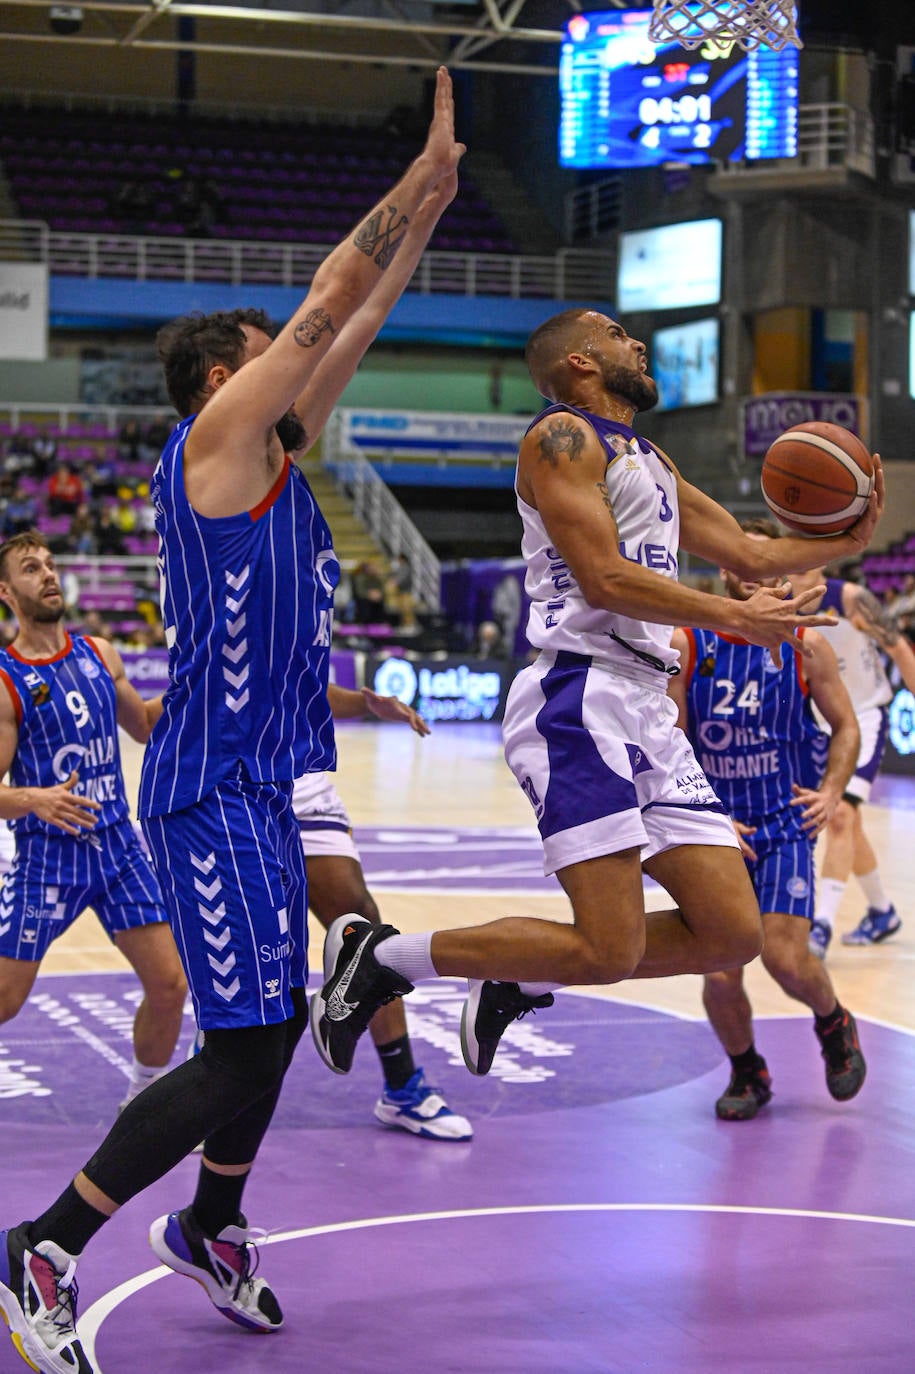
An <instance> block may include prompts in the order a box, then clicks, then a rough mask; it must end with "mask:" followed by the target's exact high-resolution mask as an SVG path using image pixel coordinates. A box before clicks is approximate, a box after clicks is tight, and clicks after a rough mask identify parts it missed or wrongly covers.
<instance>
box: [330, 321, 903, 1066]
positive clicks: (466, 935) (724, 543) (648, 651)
mask: <svg viewBox="0 0 915 1374" xmlns="http://www.w3.org/2000/svg"><path fill="white" fill-rule="evenodd" d="M526 358H527V364H528V368H529V370H530V373H531V376H532V378H533V380H534V383H535V385H536V386H537V388H538V390H539V391H540V392H541V394H542V395H544V396H546V397H548V398H549V399H550V401H551V402H552V404H551V405H549V406H548V407H547V409H546V410H544V411H543V412H541V414H540V415H538V416H537V418H536V419H535V420H534V421H533V423H532V425H531V426H530V428H529V429H528V431H527V434H526V436H525V438H524V440H523V441H522V444H521V449H520V453H519V457H518V468H517V476H516V491H517V496H518V509H519V512H520V515H521V519H522V522H523V527H524V533H523V540H522V551H523V554H524V557H525V560H526V562H527V581H526V586H527V590H528V592H529V594H530V596H531V601H532V606H531V613H530V620H529V623H528V631H527V633H528V638H529V639H530V641H531V643H532V644H533V645H535V646H536V648H538V649H539V650H540V656H539V658H538V659H537V660H536V662H535V663H533V664H532V665H530V666H529V667H527V668H525V669H524V670H523V671H522V672H521V673H520V674H519V675H518V677H517V678H516V679H515V681H514V683H513V685H512V688H511V691H510V693H509V697H508V702H507V705H506V711H505V722H504V740H505V752H506V757H507V759H508V763H509V765H510V767H511V769H512V771H513V772H514V774H515V776H516V778H517V780H518V782H519V784H520V785H521V787H522V788H523V789H524V791H525V792H526V794H527V796H528V797H529V798H530V801H531V804H532V805H533V807H534V810H535V814H536V816H537V821H538V824H539V827H540V833H541V836H542V839H543V848H544V857H545V868H546V871H547V872H549V873H552V872H555V873H556V874H557V876H558V878H559V881H560V883H561V884H562V886H563V888H564V890H565V892H566V894H567V895H568V897H569V900H570V902H571V905H572V912H573V916H574V922H573V923H572V924H571V925H569V924H566V923H563V922H559V921H544V920H536V919H532V918H526V917H513V918H508V919H504V920H498V921H493V922H490V923H489V924H486V925H482V926H475V927H470V928H464V929H459V930H449V931H435V932H425V933H420V934H415V935H391V934H390V933H389V932H387V931H385V930H384V929H383V928H382V929H381V930H380V931H379V930H378V929H377V928H376V927H369V926H367V925H366V924H364V923H362V922H358V921H348V920H346V919H345V918H342V919H341V920H339V921H337V922H335V924H334V926H332V927H331V929H330V931H329V932H328V936H327V940H326V941H325V979H326V981H325V985H324V988H323V989H322V991H321V992H320V993H319V994H316V996H315V997H314V998H313V999H312V1004H311V1017H312V1033H313V1035H314V1038H315V1042H316V1044H317V1046H318V1050H319V1052H320V1054H321V1056H322V1058H323V1059H324V1060H325V1062H326V1063H327V1064H328V1065H329V1066H330V1067H331V1068H333V1069H335V1070H336V1071H337V1072H346V1071H347V1070H348V1068H349V1066H350V1064H351V1062H352V1056H353V1051H354V1048H355V1044H356V1040H357V1039H358V1036H359V1035H360V1034H361V1032H362V1031H363V1030H364V1029H365V1025H366V1018H367V1016H368V1015H370V1014H371V1009H372V1008H373V1007H374V1005H376V1004H377V1002H376V996H377V994H378V993H387V992H389V991H390V990H391V983H390V979H391V977H392V976H395V977H397V979H398V984H397V985H396V990H398V991H401V992H406V991H408V990H409V989H410V988H411V987H412V984H413V983H414V982H415V981H416V980H417V979H420V978H434V977H437V976H449V975H450V976H455V975H457V976H461V975H463V976H465V977H467V978H468V979H469V980H470V991H469V996H468V998H467V1001H466V1003H465V1006H464V1013H463V1018H462V1043H463V1048H464V1057H465V1061H466V1063H467V1065H468V1067H469V1068H470V1069H471V1071H472V1072H474V1073H486V1072H487V1071H488V1069H489V1067H490V1065H491V1063H492V1060H493V1056H494V1054H495V1051H496V1047H497V1045H498V1042H499V1038H500V1036H501V1034H502V1032H503V1031H504V1030H505V1028H506V1027H507V1026H508V1025H509V1024H510V1023H511V1022H512V1021H513V1020H514V1019H515V1018H516V1017H518V1016H520V1015H524V1014H525V1013H526V1012H528V1011H531V1010H533V1009H535V1008H538V1007H542V1006H547V1005H549V1004H550V1002H551V1001H552V992H551V989H552V988H555V987H558V986H560V985H562V984H566V983H614V982H618V981H619V980H621V979H624V978H630V977H636V978H657V977H663V976H666V975H668V974H676V973H707V972H711V971H715V970H718V969H728V968H735V967H737V966H739V965H741V964H744V963H746V962H747V961H748V960H749V959H752V958H753V957H754V956H755V955H756V954H758V953H759V950H760V946H761V943H762V930H761V925H760V917H759V908H758V906H757V902H756V898H755V895H754V892H753V887H752V884H751V882H750V880H749V877H748V875H747V871H746V865H745V864H744V862H743V859H742V856H741V854H740V850H739V848H738V846H737V841H736V839H735V836H734V831H733V828H732V826H731V824H730V822H729V820H728V819H727V817H726V815H725V814H724V812H723V808H722V807H721V804H720V802H719V801H718V799H717V798H716V796H715V793H714V791H713V789H712V787H711V786H710V784H709V782H708V779H707V778H706V777H705V774H704V773H703V772H702V769H701V768H700V767H699V765H698V764H697V762H696V759H695V756H694V754H693V752H692V750H691V749H690V747H689V745H688V743H687V741H686V739H685V738H684V736H683V734H682V732H681V731H679V730H677V729H676V728H675V724H676V708H675V707H674V705H673V703H672V702H671V701H670V700H669V698H668V696H667V691H666V688H667V679H668V677H669V676H670V675H671V674H673V673H675V672H677V671H678V666H677V657H678V656H677V654H676V653H675V652H674V651H673V650H672V649H671V647H670V639H671V632H672V626H674V625H690V624H695V625H699V626H702V627H704V628H707V629H711V630H722V631H724V632H725V633H728V634H735V635H739V636H741V637H742V638H744V639H748V640H750V641H751V642H753V643H756V644H759V645H761V646H762V647H763V648H767V649H769V650H770V651H771V652H772V654H773V657H774V660H775V661H776V662H780V661H781V659H780V654H781V650H782V646H784V645H789V646H790V647H791V648H792V649H800V651H801V652H803V648H802V646H800V645H799V642H798V640H797V638H796V632H797V629H798V627H799V626H800V625H801V624H808V625H816V624H818V623H822V622H823V621H824V620H825V617H818V616H805V615H804V612H805V611H806V610H807V609H808V607H809V604H810V603H811V602H812V601H813V600H814V599H815V598H816V597H817V596H818V595H820V592H819V591H818V590H817V589H815V588H812V589H810V590H809V591H807V592H805V593H804V594H803V595H801V596H798V597H794V598H792V597H790V594H789V592H788V590H787V589H786V588H784V587H782V588H772V587H764V586H759V587H758V588H757V590H756V591H754V592H753V594H752V595H751V596H750V597H749V598H748V599H747V600H746V601H734V600H732V599H731V598H729V597H722V596H714V595H711V594H708V593H705V592H700V591H697V590H694V589H692V588H690V587H687V586H683V585H682V584H680V583H678V581H677V552H678V549H679V547H681V546H682V547H683V548H685V549H688V550H689V551H690V552H691V553H694V554H696V555H697V556H698V557H700V558H704V559H706V560H708V561H709V562H712V563H715V564H717V565H719V566H724V567H727V568H730V569H732V570H734V571H735V573H737V574H738V575H739V576H740V577H741V578H742V579H744V580H745V581H748V582H749V581H754V582H760V583H761V582H763V581H765V580H767V579H769V578H771V577H773V576H774V575H776V574H778V573H782V572H784V571H786V570H787V569H789V568H798V567H804V568H807V567H810V566H811V565H813V564H814V563H820V562H822V559H823V556H824V554H825V556H827V557H847V556H848V555H850V554H853V553H858V552H860V551H861V549H863V548H864V547H866V545H867V543H868V542H869V540H870V538H871V536H872V534H873V530H874V527H875V524H876V521H877V519H878V518H879V515H880V512H881V511H882V508H883V477H882V473H881V471H880V464H879V461H876V471H877V476H876V485H875V492H874V494H873V496H872V498H871V500H870V503H869V506H868V509H867V511H866V512H865V514H864V515H863V516H862V517H861V519H860V520H859V521H858V523H857V524H856V525H855V526H854V527H853V528H852V529H851V530H849V531H848V532H846V533H845V534H842V535H837V536H834V537H830V538H824V539H818V540H816V541H812V540H808V539H803V538H796V537H786V538H785V539H780V540H767V541H765V542H764V543H760V542H759V541H757V540H753V539H750V538H749V537H748V536H747V535H746V534H745V533H744V532H743V531H742V530H741V529H740V526H739V525H738V523H737V521H736V520H735V519H734V518H733V517H732V516H731V515H730V514H728V512H727V511H725V510H724V509H723V508H722V507H721V506H719V505H717V504H716V503H715V502H714V501H712V500H711V499H710V498H709V497H707V496H706V495H704V494H703V493H702V492H701V491H699V490H698V489H697V488H696V487H694V486H692V485H691V484H690V483H688V482H686V481H685V480H684V479H683V478H682V477H681V476H680V475H679V473H678V472H677V470H676V468H675V467H674V465H673V464H672V463H671V461H670V459H669V458H667V456H666V455H665V454H663V453H662V452H660V450H658V449H657V448H655V447H654V446H653V445H652V444H649V443H647V442H646V441H644V440H642V439H640V438H639V437H638V435H637V434H636V433H635V432H634V430H633V429H632V420H633V417H634V416H635V414H636V412H637V411H641V410H649V409H650V408H651V407H652V406H653V405H654V404H655V403H656V401H657V387H656V386H655V383H654V381H653V380H652V378H651V377H650V376H649V375H648V370H647V360H646V351H645V345H644V344H643V343H640V342H639V341H638V340H637V339H632V338H630V337H629V336H628V335H627V333H626V331H625V330H624V329H623V327H622V325H620V324H618V323H617V322H616V321H614V320H611V319H608V317H607V316H606V315H602V314H600V313H599V312H598V311H596V310H586V309H577V310H569V311H564V312H563V313H562V314H559V315H556V316H554V317H553V318H552V319H549V320H547V321H546V322H545V323H544V324H543V325H541V326H540V327H539V328H538V329H537V330H535V331H534V333H533V334H532V335H531V337H530V339H529V340H528V344H527V351H526ZM643 869H644V871H645V872H647V873H649V874H650V875H651V877H652V878H654V879H655V880H656V881H657V882H658V883H660V884H661V886H662V887H664V888H665V889H666V891H667V892H669V893H670V895H671V897H672V898H673V900H674V903H675V906H674V908H673V909H671V910H668V911H660V912H653V913H651V914H650V915H647V916H646V913H645V905H644V897H643V890H642V871H643Z"/></svg>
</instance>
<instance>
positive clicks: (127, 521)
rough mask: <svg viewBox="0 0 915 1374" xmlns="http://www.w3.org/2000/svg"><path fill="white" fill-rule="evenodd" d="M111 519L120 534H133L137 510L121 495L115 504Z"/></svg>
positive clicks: (135, 526)
mask: <svg viewBox="0 0 915 1374" xmlns="http://www.w3.org/2000/svg"><path fill="white" fill-rule="evenodd" d="M112 519H113V520H114V523H115V525H116V526H117V527H118V529H119V530H120V531H121V534H133V532H134V530H135V529H136V528H137V512H136V511H135V510H134V507H133V505H132V503H131V502H130V501H129V500H127V499H126V498H124V497H121V499H120V500H119V501H118V503H117V505H116V506H115V508H114V511H113V513H112Z"/></svg>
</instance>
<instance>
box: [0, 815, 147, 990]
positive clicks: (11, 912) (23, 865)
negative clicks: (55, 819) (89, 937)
mask: <svg viewBox="0 0 915 1374" xmlns="http://www.w3.org/2000/svg"><path fill="white" fill-rule="evenodd" d="M87 907H91V908H92V910H93V911H94V912H95V914H96V915H97V916H98V918H99V920H100V921H101V923H102V926H103V927H104V929H105V931H106V932H107V934H108V936H109V938H110V939H112V940H113V939H114V937H115V935H119V934H121V933H122V932H124V931H127V930H135V929H136V928H137V927H138V926H149V925H156V924H158V923H160V922H162V921H166V920H168V916H167V915H166V912H165V907H164V906H163V903H162V893H161V891H160V890H159V884H158V882H157V880H156V875H155V873H154V872H153V869H152V865H151V864H150V862H149V859H148V858H147V857H146V855H145V853H144V852H143V846H142V845H141V844H140V841H139V838H138V837H137V835H136V833H135V831H134V828H133V825H132V824H131V822H130V821H122V822H121V823H120V824H117V825H106V826H105V827H104V829H102V830H95V831H93V832H92V833H91V835H89V834H87V835H85V836H79V837H77V836H75V835H67V834H64V833H63V832H61V834H60V836H59V837H58V836H57V835H53V836H51V835H45V834H27V835H20V836H17V838H16V854H15V857H14V859H13V863H12V866H11V868H10V870H9V872H8V873H7V875H6V877H5V878H4V880H3V887H2V889H0V955H2V956H3V957H5V958H7V959H20V960H26V961H28V962H30V963H38V962H39V961H40V960H41V959H43V958H44V956H45V954H46V953H47V952H48V946H49V945H50V944H51V942H52V940H56V939H57V937H58V935H63V933H64V931H65V930H66V929H67V928H68V926H71V925H72V924H73V922H74V921H75V920H76V918H77V916H79V915H80V914H81V913H82V912H83V911H85V910H86V908H87Z"/></svg>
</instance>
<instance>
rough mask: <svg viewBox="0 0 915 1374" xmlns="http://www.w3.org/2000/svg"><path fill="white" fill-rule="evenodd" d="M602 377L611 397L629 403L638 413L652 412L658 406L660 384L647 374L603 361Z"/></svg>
mask: <svg viewBox="0 0 915 1374" xmlns="http://www.w3.org/2000/svg"><path fill="white" fill-rule="evenodd" d="M601 376H602V377H603V379H604V386H605V387H606V388H607V390H608V391H609V392H610V394H611V395H613V396H619V398H620V400H622V401H628V402H629V404H630V405H633V406H635V408H636V410H638V411H643V410H651V409H653V407H654V406H656V405H657V404H658V384H657V382H656V381H655V380H654V378H653V377H649V375H648V373H647V372H637V371H636V370H635V369H634V368H631V367H620V365H619V364H618V363H608V362H604V361H602V362H601Z"/></svg>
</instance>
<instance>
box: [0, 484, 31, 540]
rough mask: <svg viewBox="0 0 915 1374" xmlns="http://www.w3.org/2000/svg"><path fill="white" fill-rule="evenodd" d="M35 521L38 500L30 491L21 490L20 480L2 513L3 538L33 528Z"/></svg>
mask: <svg viewBox="0 0 915 1374" xmlns="http://www.w3.org/2000/svg"><path fill="white" fill-rule="evenodd" d="M37 522H38V502H37V501H36V500H35V497H34V496H32V494H31V493H30V492H27V491H24V490H23V487H22V484H21V483H20V482H17V483H16V485H15V487H14V488H13V494H12V496H11V497H10V498H9V500H8V501H7V503H6V510H5V511H4V513H3V538H4V539H8V538H9V537H10V535H13V534H23V533H24V532H25V531H26V530H30V529H33V528H34V527H35V525H36V524H37Z"/></svg>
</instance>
